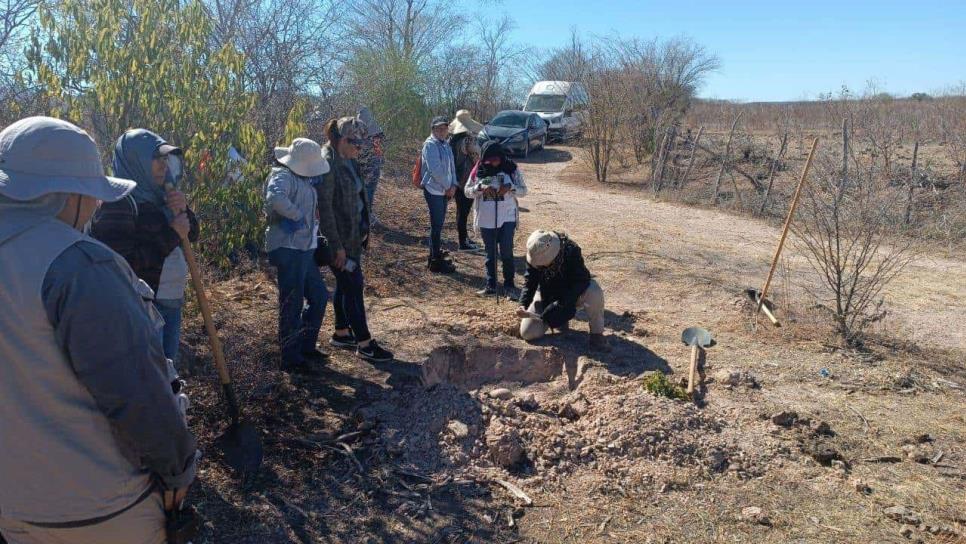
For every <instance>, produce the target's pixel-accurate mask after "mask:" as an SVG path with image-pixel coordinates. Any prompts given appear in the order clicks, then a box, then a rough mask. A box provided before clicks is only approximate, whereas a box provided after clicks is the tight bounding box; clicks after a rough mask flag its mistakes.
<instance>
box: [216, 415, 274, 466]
mask: <svg viewBox="0 0 966 544" xmlns="http://www.w3.org/2000/svg"><path fill="white" fill-rule="evenodd" d="M215 446H216V447H217V448H218V449H219V450H221V453H222V455H223V456H224V459H225V464H227V465H228V466H229V467H231V468H232V470H234V471H235V472H237V473H239V474H241V475H248V474H254V473H256V472H258V469H259V467H261V466H262V457H263V456H264V448H263V447H262V439H261V437H259V436H258V431H257V430H256V429H255V427H253V426H252V425H251V424H249V423H245V422H244V421H241V422H237V423H232V424H231V425H229V426H228V429H227V430H226V431H225V432H224V434H222V435H221V436H219V437H218V439H217V440H215Z"/></svg>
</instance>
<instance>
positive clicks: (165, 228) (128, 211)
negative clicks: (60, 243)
mask: <svg viewBox="0 0 966 544" xmlns="http://www.w3.org/2000/svg"><path fill="white" fill-rule="evenodd" d="M188 220H189V222H190V223H191V229H190V230H189V232H188V239H189V240H191V241H192V242H195V241H197V240H198V220H197V219H196V218H195V214H194V213H193V212H192V211H191V210H188ZM91 236H93V237H94V238H97V239H98V240H100V241H101V242H103V243H104V244H105V245H107V246H108V247H110V248H111V249H113V250H114V251H116V252H118V253H120V254H121V256H122V257H124V260H126V261H127V262H128V264H129V265H131V268H132V269H133V270H134V273H135V274H137V276H138V277H139V278H141V279H142V280H144V281H145V282H146V283H147V284H148V285H149V286H151V289H153V290H154V291H155V292H157V290H158V284H159V283H160V282H161V269H162V268H164V260H165V259H167V258H168V255H170V254H171V252H172V251H174V249H175V248H176V247H178V246H179V245H180V244H181V237H180V236H178V233H177V232H176V231H175V230H174V229H173V228H171V226H170V225H169V224H168V218H167V217H166V216H165V215H164V211H163V210H162V209H161V208H159V207H157V206H155V205H154V204H151V203H150V202H140V203H135V202H134V198H133V197H131V196H128V197H127V198H122V199H121V200H118V201H117V202H106V203H104V205H102V206H101V207H100V209H99V210H97V213H96V214H95V215H94V222H93V224H92V225H91Z"/></svg>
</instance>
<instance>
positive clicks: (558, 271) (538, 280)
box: [520, 233, 591, 327]
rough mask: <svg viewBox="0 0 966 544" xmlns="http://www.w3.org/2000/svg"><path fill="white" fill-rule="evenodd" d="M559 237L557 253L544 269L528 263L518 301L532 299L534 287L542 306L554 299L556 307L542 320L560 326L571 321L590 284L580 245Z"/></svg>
mask: <svg viewBox="0 0 966 544" xmlns="http://www.w3.org/2000/svg"><path fill="white" fill-rule="evenodd" d="M558 235H559V236H560V253H559V254H557V258H556V259H555V260H554V262H553V263H552V264H551V265H550V266H548V267H546V268H536V267H533V266H530V265H529V264H528V265H527V273H526V275H525V276H524V278H525V279H524V286H523V291H522V293H521V294H520V304H521V305H522V306H524V307H527V308H528V307H529V306H530V304H531V303H532V302H533V298H534V296H536V294H537V290H538V289H539V291H540V300H541V301H542V303H543V306H544V308H546V307H547V306H548V305H550V304H551V303H553V302H557V303H559V306H558V307H557V308H555V309H553V310H551V311H550V312H548V313H547V314H546V315H545V316H544V321H545V322H546V323H547V324H548V325H550V326H553V327H559V326H560V325H563V324H564V323H566V322H567V321H570V320H571V319H573V318H574V316H575V315H576V314H577V299H579V298H580V295H582V294H584V291H586V290H587V287H589V286H590V279H591V275H590V271H589V270H587V267H586V266H585V265H584V257H583V255H582V254H581V252H580V246H578V245H577V244H576V243H574V241H573V240H571V239H570V238H568V237H567V235H566V234H559V233H558Z"/></svg>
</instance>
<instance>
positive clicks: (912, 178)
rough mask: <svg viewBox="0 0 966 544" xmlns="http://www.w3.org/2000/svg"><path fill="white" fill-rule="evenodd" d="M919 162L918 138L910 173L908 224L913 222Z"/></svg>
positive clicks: (907, 205)
mask: <svg viewBox="0 0 966 544" xmlns="http://www.w3.org/2000/svg"><path fill="white" fill-rule="evenodd" d="M918 162H919V140H916V147H914V148H913V150H912V171H911V172H910V175H909V197H908V199H907V200H906V225H909V224H911V223H912V197H913V192H915V190H916V183H917V181H918V180H917V177H918V176H917V175H916V167H917V166H918Z"/></svg>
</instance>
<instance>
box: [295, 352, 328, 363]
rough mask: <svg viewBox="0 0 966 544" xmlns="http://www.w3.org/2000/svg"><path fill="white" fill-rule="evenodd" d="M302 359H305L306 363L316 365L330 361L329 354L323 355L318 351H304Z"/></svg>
mask: <svg viewBox="0 0 966 544" xmlns="http://www.w3.org/2000/svg"><path fill="white" fill-rule="evenodd" d="M302 358H304V359H305V360H306V361H311V362H314V363H322V362H325V361H326V360H328V358H329V354H328V353H323V352H321V351H319V350H317V349H313V350H309V351H303V352H302Z"/></svg>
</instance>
